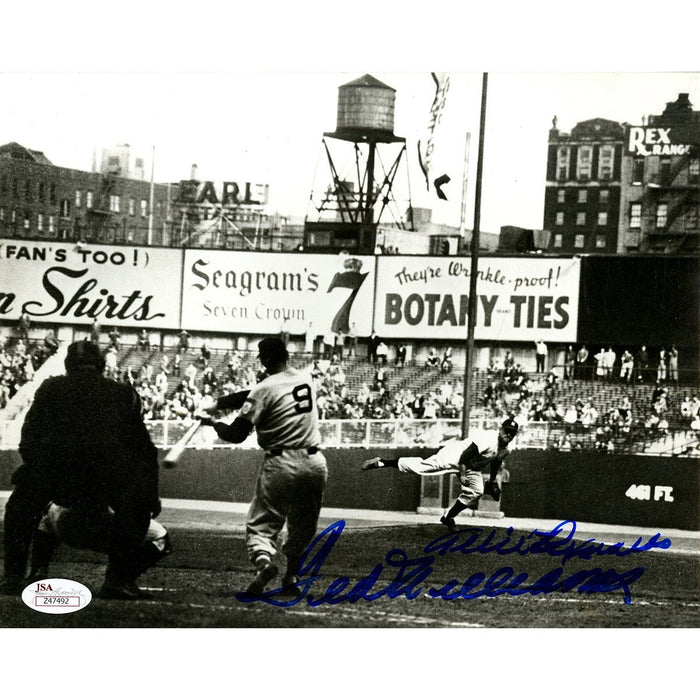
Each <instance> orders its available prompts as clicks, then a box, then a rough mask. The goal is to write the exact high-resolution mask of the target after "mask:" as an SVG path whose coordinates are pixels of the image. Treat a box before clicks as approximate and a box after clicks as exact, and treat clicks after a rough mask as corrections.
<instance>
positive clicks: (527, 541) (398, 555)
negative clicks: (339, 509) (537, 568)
mask: <svg viewBox="0 0 700 700" xmlns="http://www.w3.org/2000/svg"><path fill="white" fill-rule="evenodd" d="M344 528H345V521H343V520H338V521H336V522H334V523H332V524H331V525H329V526H328V527H327V528H326V529H325V530H323V532H321V533H320V534H319V535H318V536H317V537H316V538H315V539H314V541H313V542H312V543H311V544H310V545H309V547H308V548H307V549H306V552H304V556H303V557H302V561H301V564H300V566H299V576H300V577H301V578H300V581H299V584H298V588H299V594H298V595H296V596H294V597H290V596H283V595H281V593H282V589H280V588H277V589H274V590H270V591H266V592H265V593H263V594H262V595H260V596H250V595H248V594H247V593H237V594H236V598H237V599H238V600H239V601H241V602H255V601H261V602H265V603H268V604H269V605H274V606H278V607H291V606H293V605H297V604H298V603H300V602H302V601H303V600H306V603H307V604H308V605H309V606H310V607H314V608H315V607H318V606H320V605H338V604H339V603H356V602H357V601H359V600H367V601H372V600H378V599H379V598H384V597H386V598H398V597H405V598H406V599H407V600H414V599H415V598H417V597H418V596H420V595H421V594H422V593H423V592H424V586H421V584H425V586H429V582H428V581H427V579H428V577H429V576H430V574H431V573H432V572H433V566H432V565H433V564H434V563H435V561H436V556H437V557H441V556H446V555H448V554H490V553H495V554H498V555H501V556H505V555H511V554H517V555H520V556H525V555H536V554H543V555H546V556H551V557H554V558H556V559H559V560H560V561H561V566H557V567H555V568H553V569H551V570H550V571H548V572H547V573H545V574H544V575H542V576H540V577H539V578H538V579H537V580H535V581H529V579H530V578H531V576H530V574H528V573H526V572H520V573H517V574H516V572H515V571H514V570H513V569H512V568H511V567H509V566H504V567H501V568H499V569H497V570H496V571H494V572H493V573H492V574H491V575H490V576H487V574H486V573H483V572H476V573H473V574H471V575H470V576H469V577H468V578H467V579H466V580H465V581H463V582H460V581H457V580H456V579H452V580H450V581H448V582H447V583H445V584H444V585H442V586H440V587H439V588H435V587H429V588H427V591H426V595H427V596H429V597H430V598H439V599H442V600H456V599H464V600H471V599H474V598H479V597H488V598H495V597H497V596H501V595H506V594H507V595H510V596H519V595H525V594H530V595H540V594H543V595H546V594H548V593H554V592H559V593H564V592H567V591H573V590H575V591H576V592H578V593H605V592H607V593H609V592H613V591H617V590H620V591H622V594H623V598H624V601H625V603H626V604H628V605H629V604H630V603H631V602H632V594H631V591H630V586H631V584H633V583H634V582H635V581H637V580H638V579H639V578H640V577H641V576H642V574H643V573H644V568H643V567H641V566H638V567H634V568H631V569H629V570H627V571H619V572H618V571H617V570H616V569H613V568H609V569H605V570H604V569H602V568H600V567H593V568H590V569H583V570H579V571H576V572H574V573H572V574H569V575H565V573H564V565H565V564H566V562H567V561H569V560H570V559H573V558H577V559H581V560H585V561H590V560H591V559H592V558H593V557H594V556H596V557H598V556H614V557H626V556H629V555H630V554H634V553H639V552H648V551H650V550H652V549H668V548H669V547H670V546H671V540H670V539H667V538H663V539H662V538H661V535H660V534H656V535H654V536H653V537H651V538H650V539H649V540H647V541H646V542H643V541H642V538H638V539H637V540H636V542H634V543H633V544H632V545H630V546H628V547H626V546H625V543H624V542H618V543H616V544H611V545H607V544H605V543H604V542H596V541H595V540H585V541H574V539H573V536H574V533H575V532H576V523H575V522H573V521H571V520H564V521H562V522H561V523H559V524H558V525H556V526H555V527H554V528H552V529H551V530H549V531H546V532H544V531H540V530H533V531H532V532H530V533H529V534H527V535H522V536H520V537H519V538H517V540H515V541H512V539H511V538H512V535H513V528H512V527H509V528H508V530H507V535H506V536H505V537H504V538H502V539H500V540H498V541H496V540H497V537H498V533H497V530H496V529H495V528H493V529H491V530H490V531H485V530H484V529H483V528H478V527H475V528H464V529H462V530H459V531H457V532H450V533H448V534H445V535H441V536H440V537H438V538H436V539H434V540H432V541H431V542H429V543H428V544H427V545H426V546H425V547H424V548H423V553H424V554H425V555H426V556H419V557H415V558H409V556H408V554H407V553H406V552H405V551H404V550H402V549H398V548H394V549H391V550H390V551H388V552H387V553H386V555H385V557H384V563H383V564H377V565H376V566H375V567H374V568H373V569H372V571H371V572H370V573H369V574H368V575H367V576H364V577H363V578H361V579H359V580H358V581H357V582H356V583H355V584H354V585H353V586H352V588H350V585H351V584H350V579H349V578H348V577H347V576H339V577H338V578H336V579H335V580H333V581H332V582H331V583H330V584H329V585H328V586H327V588H326V590H325V591H324V592H323V593H322V594H321V595H316V594H312V593H311V589H312V588H313V586H314V584H315V583H316V582H318V581H320V580H321V579H323V578H324V575H323V574H322V573H321V568H322V566H323V564H324V563H325V561H326V559H327V557H328V555H329V554H330V552H331V551H332V549H333V547H334V545H335V543H336V542H337V541H338V538H339V537H340V535H341V533H342V532H343V530H344ZM385 567H386V568H387V570H388V571H390V572H394V578H393V580H392V581H391V582H390V583H389V584H388V585H385V586H384V587H383V588H379V589H376V588H375V587H376V586H377V584H378V583H379V581H380V579H381V577H382V574H383V573H384V571H385ZM385 578H386V575H385ZM348 589H349V590H348Z"/></svg>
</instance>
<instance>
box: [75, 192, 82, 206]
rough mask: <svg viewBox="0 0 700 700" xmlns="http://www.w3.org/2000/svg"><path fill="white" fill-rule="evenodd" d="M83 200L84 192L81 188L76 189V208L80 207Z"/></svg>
mask: <svg viewBox="0 0 700 700" xmlns="http://www.w3.org/2000/svg"><path fill="white" fill-rule="evenodd" d="M81 201H82V193H81V192H80V190H76V191H75V207H76V209H77V208H79V207H80V202H81Z"/></svg>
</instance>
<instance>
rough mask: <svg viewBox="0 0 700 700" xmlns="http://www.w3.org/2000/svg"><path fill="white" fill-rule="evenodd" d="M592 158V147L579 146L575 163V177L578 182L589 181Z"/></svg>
mask: <svg viewBox="0 0 700 700" xmlns="http://www.w3.org/2000/svg"><path fill="white" fill-rule="evenodd" d="M592 158H593V147H592V146H579V149H578V159H577V162H576V177H577V178H578V179H579V180H590V179H591V165H592Z"/></svg>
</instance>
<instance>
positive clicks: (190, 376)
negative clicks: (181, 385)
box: [185, 362, 197, 389]
mask: <svg viewBox="0 0 700 700" xmlns="http://www.w3.org/2000/svg"><path fill="white" fill-rule="evenodd" d="M185 379H186V380H187V385H188V386H189V388H190V389H194V387H195V380H196V379H197V368H196V367H195V365H194V363H193V362H190V363H189V364H188V365H187V367H186V368H185Z"/></svg>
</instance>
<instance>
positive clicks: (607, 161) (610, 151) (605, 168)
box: [598, 146, 615, 180]
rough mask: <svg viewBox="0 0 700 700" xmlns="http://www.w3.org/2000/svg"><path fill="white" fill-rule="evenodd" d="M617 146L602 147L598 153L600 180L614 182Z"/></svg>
mask: <svg viewBox="0 0 700 700" xmlns="http://www.w3.org/2000/svg"><path fill="white" fill-rule="evenodd" d="M614 159H615V146H601V147H600V151H599V153H598V179H599V180H612V174H613V162H614Z"/></svg>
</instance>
